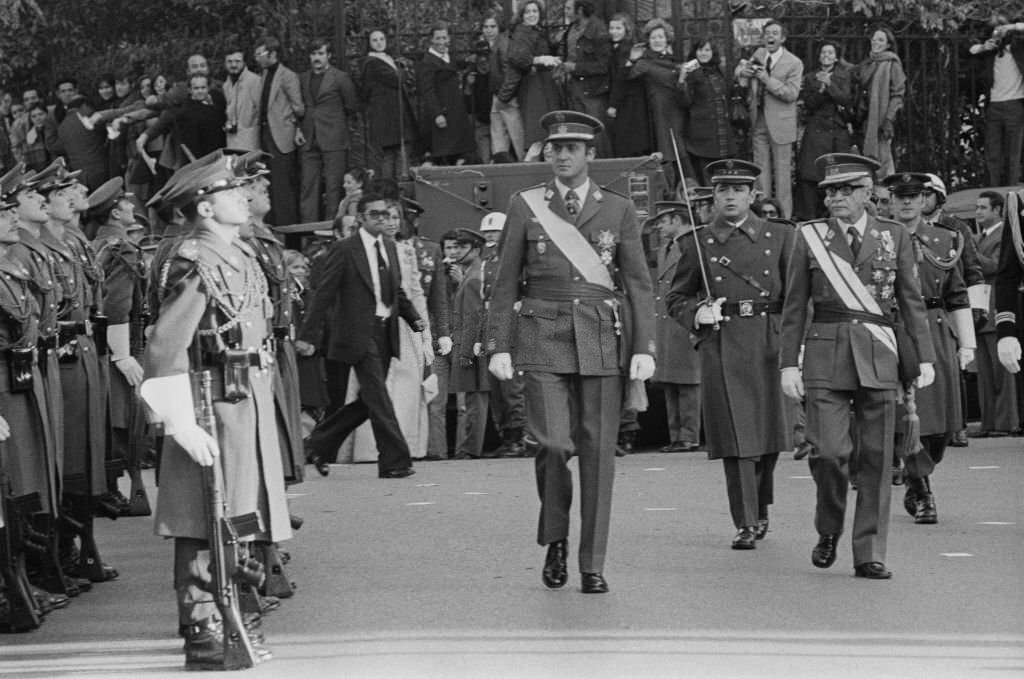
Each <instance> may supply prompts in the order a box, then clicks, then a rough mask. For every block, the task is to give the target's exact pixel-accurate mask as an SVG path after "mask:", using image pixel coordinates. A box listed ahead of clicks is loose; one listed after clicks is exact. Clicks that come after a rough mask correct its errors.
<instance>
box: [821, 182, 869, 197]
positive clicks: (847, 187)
mask: <svg viewBox="0 0 1024 679" xmlns="http://www.w3.org/2000/svg"><path fill="white" fill-rule="evenodd" d="M866 188H868V187H867V185H865V184H843V185H842V186H826V187H825V195H826V196H834V195H836V194H837V193H838V194H839V195H840V196H849V195H851V194H852V193H853V192H854V191H856V190H857V189H866Z"/></svg>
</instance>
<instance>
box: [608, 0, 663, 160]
mask: <svg viewBox="0 0 1024 679" xmlns="http://www.w3.org/2000/svg"><path fill="white" fill-rule="evenodd" d="M608 36H609V37H610V38H611V41H612V49H611V53H610V54H609V57H608V62H609V63H608V79H609V81H610V83H609V86H608V110H607V111H606V112H605V113H606V115H607V116H608V128H609V129H608V131H609V133H610V134H611V138H612V149H613V153H614V155H615V156H616V157H619V158H628V157H629V156H646V155H647V154H649V153H650V152H651V148H652V146H653V142H652V140H651V120H650V117H649V116H648V114H647V94H646V93H645V92H644V83H643V81H641V80H633V79H630V77H629V71H630V67H629V66H627V65H626V64H627V63H628V62H629V52H630V50H631V49H632V47H633V20H632V19H631V18H630V17H629V15H628V14H625V13H621V12H620V13H619V14H616V15H614V16H613V17H612V18H611V21H609V22H608Z"/></svg>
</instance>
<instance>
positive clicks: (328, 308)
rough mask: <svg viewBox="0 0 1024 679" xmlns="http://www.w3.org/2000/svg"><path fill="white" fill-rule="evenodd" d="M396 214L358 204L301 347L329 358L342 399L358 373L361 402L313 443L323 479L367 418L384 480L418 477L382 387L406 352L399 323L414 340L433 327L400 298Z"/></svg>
mask: <svg viewBox="0 0 1024 679" xmlns="http://www.w3.org/2000/svg"><path fill="white" fill-rule="evenodd" d="M390 207H391V204H390V203H389V201H388V200H387V198H386V197H385V196H382V195H377V194H373V193H364V194H363V196H362V198H360V199H359V205H358V210H359V214H358V221H359V229H358V230H357V231H356V233H355V234H353V235H351V236H349V237H348V238H346V239H345V240H342V241H339V242H337V243H335V244H334V245H333V246H332V247H331V250H330V251H329V252H328V253H327V255H326V258H327V259H326V264H325V265H324V273H323V277H322V278H321V281H320V283H319V285H317V288H316V292H315V294H314V295H313V300H312V302H311V303H310V305H309V309H308V310H307V312H306V318H305V320H304V321H303V324H302V330H301V331H300V332H299V339H298V341H296V343H295V350H296V351H297V352H298V353H299V354H300V355H302V356H312V355H313V354H315V353H316V352H317V350H320V351H321V352H322V353H323V355H324V357H325V358H326V359H327V372H328V377H329V379H331V380H335V381H336V386H337V388H338V393H341V394H344V393H345V391H346V386H345V385H347V384H348V376H349V373H350V372H351V371H352V370H355V373H356V377H357V378H359V397H358V398H357V399H356V400H354V401H352V402H351V403H348V404H347V405H345V406H344V407H342V408H337V409H336V410H334V411H333V412H330V413H328V414H327V416H326V417H325V418H324V419H323V420H322V421H321V422H320V423H319V424H317V426H316V429H314V430H313V433H312V434H310V435H309V441H308V443H307V447H308V453H309V458H310V461H311V462H312V463H313V464H314V465H315V466H316V469H317V471H318V472H319V473H320V474H321V475H322V476H327V475H328V474H329V473H330V470H329V468H328V466H327V464H328V462H333V461H334V460H336V459H337V456H338V447H339V446H340V445H341V444H342V442H344V440H345V439H346V438H347V437H348V435H349V434H351V433H352V432H353V431H355V430H356V428H357V427H358V426H359V425H361V424H362V423H363V422H365V421H366V420H367V418H369V420H370V424H371V426H372V427H373V435H374V436H375V437H376V439H377V447H378V448H379V450H380V457H379V459H378V460H377V470H378V475H379V476H380V478H382V479H400V478H405V477H407V476H412V474H413V470H412V459H411V457H410V455H409V445H408V443H407V442H406V440H405V437H404V436H403V435H402V431H401V429H400V428H399V426H398V419H397V418H396V417H395V408H394V405H393V403H392V402H391V397H390V396H389V395H388V391H387V388H386V386H385V384H384V381H385V378H386V377H387V373H388V366H389V365H390V363H391V357H392V356H398V355H399V351H400V349H399V339H400V335H399V332H398V331H399V328H398V317H399V316H401V317H402V318H404V319H405V320H406V321H407V322H408V323H409V325H410V326H412V328H413V329H414V330H415V331H416V332H422V331H423V330H424V329H426V327H427V325H426V322H425V321H423V320H421V319H420V316H419V314H418V313H416V309H415V308H414V307H413V305H412V302H411V301H410V300H409V298H408V297H406V295H405V292H403V291H402V274H401V271H400V268H399V262H398V251H397V250H396V248H395V242H394V241H393V240H391V239H390V238H386V237H385V235H384V234H385V230H386V229H387V227H388V226H389V223H390V222H389V219H390V215H391V212H390V210H389V208H390Z"/></svg>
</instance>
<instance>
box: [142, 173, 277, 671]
mask: <svg viewBox="0 0 1024 679" xmlns="http://www.w3.org/2000/svg"><path fill="white" fill-rule="evenodd" d="M235 163H236V161H235V159H233V158H231V157H223V158H215V159H211V160H201V161H195V162H193V163H190V164H189V165H187V166H185V167H183V168H181V169H180V170H179V171H178V172H177V173H176V177H177V179H176V180H174V182H173V184H172V183H170V182H169V184H170V188H165V190H164V195H163V200H164V201H170V203H171V204H173V205H174V206H175V207H178V208H180V209H181V210H182V212H183V214H184V215H185V217H186V219H187V220H188V222H189V223H188V230H187V235H186V236H185V237H184V238H183V239H182V240H181V241H180V242H179V243H178V244H177V246H176V249H175V251H174V252H173V254H171V255H170V256H169V257H168V258H167V259H165V260H164V262H163V263H162V264H161V266H160V270H159V271H156V272H154V273H155V280H156V283H157V285H158V286H159V287H158V289H157V290H156V291H155V297H156V298H157V300H158V301H159V305H160V307H159V315H158V318H157V320H156V323H155V324H154V326H153V332H152V334H151V335H150V341H149V344H148V346H147V347H146V353H145V356H144V359H143V366H144V368H145V375H146V379H145V381H144V382H143V383H142V387H141V393H142V397H143V398H144V399H145V400H146V403H147V404H148V405H149V406H150V408H151V409H152V410H153V412H154V414H155V415H156V416H157V418H158V419H159V420H160V421H162V422H163V423H164V430H165V432H166V436H167V438H166V439H165V445H164V452H163V458H162V461H161V474H160V482H161V483H160V496H159V500H158V503H157V509H156V533H157V534H158V535H163V536H168V537H173V538H174V586H175V589H176V591H177V598H178V616H179V622H180V624H181V625H182V626H183V632H184V635H185V666H186V669H201V670H202V669H237V668H238V667H245V666H248V665H251V664H252V663H253V662H254V659H253V654H252V653H251V652H247V653H243V656H247V657H248V662H245V660H246V658H245V657H243V658H242V660H241V661H238V660H236V659H235V654H233V653H231V652H230V651H231V650H232V649H237V648H238V647H239V645H241V647H242V650H243V651H251V648H252V647H253V645H255V647H256V651H257V654H256V655H257V656H264V657H265V656H266V652H265V650H264V649H261V647H260V646H259V644H258V643H256V644H249V643H246V639H245V637H246V635H245V634H241V636H240V637H239V633H238V631H237V629H236V630H235V631H232V628H231V625H232V624H234V623H237V618H238V616H237V615H231V613H232V612H233V611H235V612H237V608H236V607H234V606H232V605H231V603H232V602H231V597H230V593H231V591H232V590H233V589H234V588H233V587H230V582H229V583H228V585H229V586H227V587H225V586H222V585H223V584H224V583H221V582H211V561H212V563H213V566H214V568H213V571H214V572H215V573H220V574H221V575H224V574H225V572H226V573H227V574H228V576H231V575H232V574H233V572H234V570H235V568H236V561H235V559H234V555H231V554H230V553H229V554H228V555H225V554H224V550H223V544H222V543H220V542H219V541H216V540H214V536H213V535H212V533H214V531H213V528H219V527H220V526H221V522H219V521H213V522H212V523H213V524H214V525H213V526H212V527H211V525H210V524H211V521H210V520H209V519H208V509H207V508H208V507H214V506H215V505H217V504H218V502H217V500H216V499H214V500H213V501H212V502H211V500H210V494H209V493H210V491H211V490H220V491H221V492H222V494H223V499H224V501H225V502H226V506H227V512H228V513H229V514H230V515H240V514H245V513H257V514H258V515H259V517H260V518H261V519H262V522H263V525H264V527H263V529H262V530H258V531H256V532H255V533H253V534H250V535H248V536H240V537H243V538H247V539H257V540H266V541H279V540H283V539H287V538H289V537H290V535H291V528H290V526H289V520H288V508H287V505H286V499H285V492H284V475H283V472H282V469H281V455H280V450H279V447H278V436H277V430H276V427H275V420H274V401H273V393H272V384H271V372H270V371H269V368H270V364H269V362H268V358H269V352H268V350H267V349H266V348H264V347H265V346H266V345H265V341H266V339H267V338H266V334H267V319H268V318H270V315H271V313H272V312H273V308H272V304H271V302H270V299H269V297H268V295H267V281H266V278H265V277H264V275H263V273H262V271H261V270H260V267H259V264H258V263H257V261H256V259H255V256H254V253H253V251H252V250H251V248H250V247H249V246H248V245H246V244H245V243H243V242H242V241H241V239H240V238H239V228H240V227H242V226H243V225H245V224H246V223H247V222H248V221H249V209H248V205H247V202H246V195H245V193H244V192H243V191H242V188H241V187H242V185H243V184H244V183H245V181H247V177H243V176H239V175H238V174H237V173H236V171H235ZM203 372H208V373H209V375H210V377H211V379H210V384H209V388H208V390H207V391H208V393H209V394H210V396H211V401H212V402H211V403H207V404H206V407H205V408H204V409H203V410H202V413H203V415H204V420H205V421H206V424H207V425H209V424H210V422H209V420H210V419H211V418H216V421H217V422H216V427H215V428H214V429H213V431H215V432H216V435H215V436H211V434H210V433H209V431H208V429H207V428H204V427H202V426H200V424H199V423H198V421H197V414H196V413H197V407H198V406H199V405H201V401H200V399H199V398H196V397H195V396H194V394H193V388H192V387H193V385H192V380H190V376H192V375H194V374H195V373H203ZM211 465H219V468H218V469H219V470H222V471H223V474H221V475H220V476H221V477H222V478H223V479H224V488H223V489H219V488H216V487H213V488H210V487H208V486H207V485H205V484H204V476H205V477H210V476H211V475H210V474H209V473H207V474H205V475H204V473H203V468H204V467H210V466H211ZM213 476H217V475H213ZM204 490H205V491H206V498H207V499H206V501H204ZM228 551H229V552H230V551H231V550H228ZM216 580H218V581H219V580H220V578H217V579H216ZM214 585H216V586H214ZM225 626H228V627H227V628H225ZM250 635H251V636H252V638H253V640H255V639H257V638H258V636H257V633H256V631H255V630H250ZM226 641H227V642H230V643H227V644H226V643H225V642H226ZM226 646H227V648H226Z"/></svg>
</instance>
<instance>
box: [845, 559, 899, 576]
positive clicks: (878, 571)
mask: <svg viewBox="0 0 1024 679" xmlns="http://www.w3.org/2000/svg"><path fill="white" fill-rule="evenodd" d="M853 574H854V575H856V576H857V577H858V578H868V579H869V580H888V579H889V578H891V577H892V571H890V570H889V569H888V568H886V567H885V564H884V563H882V562H881V561H868V562H867V563H862V564H859V565H857V566H854V567H853Z"/></svg>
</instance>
